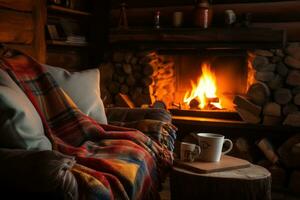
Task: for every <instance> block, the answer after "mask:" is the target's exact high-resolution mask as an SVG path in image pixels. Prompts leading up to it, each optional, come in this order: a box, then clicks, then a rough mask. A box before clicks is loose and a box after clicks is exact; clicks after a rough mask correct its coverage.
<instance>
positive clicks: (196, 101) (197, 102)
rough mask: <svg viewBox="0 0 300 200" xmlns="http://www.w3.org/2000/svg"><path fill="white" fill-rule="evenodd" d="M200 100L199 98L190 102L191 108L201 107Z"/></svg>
mask: <svg viewBox="0 0 300 200" xmlns="http://www.w3.org/2000/svg"><path fill="white" fill-rule="evenodd" d="M199 105H200V102H199V101H198V100H197V99H192V100H191V101H190V103H189V106H190V109H199Z"/></svg>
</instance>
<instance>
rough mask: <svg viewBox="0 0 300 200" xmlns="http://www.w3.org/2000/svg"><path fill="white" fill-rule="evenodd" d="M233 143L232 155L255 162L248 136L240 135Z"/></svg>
mask: <svg viewBox="0 0 300 200" xmlns="http://www.w3.org/2000/svg"><path fill="white" fill-rule="evenodd" d="M233 144H234V145H233V149H232V151H230V155H233V156H235V157H238V158H242V159H245V160H248V161H249V162H253V160H254V158H253V155H252V153H251V152H252V151H251V145H250V144H249V142H248V140H247V139H246V138H243V137H239V138H237V139H236V140H233Z"/></svg>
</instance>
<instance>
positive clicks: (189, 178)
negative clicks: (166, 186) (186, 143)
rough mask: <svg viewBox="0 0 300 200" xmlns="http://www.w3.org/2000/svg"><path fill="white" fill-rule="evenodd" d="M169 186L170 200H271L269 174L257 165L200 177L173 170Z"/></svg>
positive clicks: (178, 169) (183, 170) (179, 169)
mask: <svg viewBox="0 0 300 200" xmlns="http://www.w3.org/2000/svg"><path fill="white" fill-rule="evenodd" d="M170 186H171V199H172V200H197V199H199V200H271V174H270V172H269V171H268V170H267V169H265V168H263V167H261V166H258V165H250V167H247V168H241V169H235V170H229V171H222V172H213V173H203V174H199V173H194V172H191V171H188V170H185V169H181V168H177V167H174V168H173V170H172V173H171V176H170Z"/></svg>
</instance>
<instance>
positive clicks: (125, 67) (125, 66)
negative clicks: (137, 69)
mask: <svg viewBox="0 0 300 200" xmlns="http://www.w3.org/2000/svg"><path fill="white" fill-rule="evenodd" d="M123 71H124V72H125V73H126V74H131V73H132V67H131V64H126V63H125V64H123Z"/></svg>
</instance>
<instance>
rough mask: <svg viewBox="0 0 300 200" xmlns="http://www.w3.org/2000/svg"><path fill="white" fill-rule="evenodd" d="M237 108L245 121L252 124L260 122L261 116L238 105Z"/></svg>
mask: <svg viewBox="0 0 300 200" xmlns="http://www.w3.org/2000/svg"><path fill="white" fill-rule="evenodd" d="M236 110H237V112H238V114H239V115H240V117H241V118H242V119H243V120H244V121H245V122H248V123H250V124H258V123H259V122H260V121H261V119H260V117H259V116H257V115H255V114H253V113H251V112H249V111H247V110H245V109H242V108H239V107H236Z"/></svg>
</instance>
